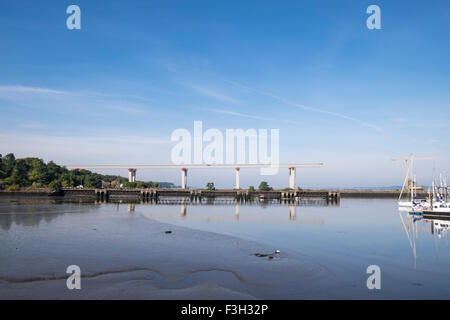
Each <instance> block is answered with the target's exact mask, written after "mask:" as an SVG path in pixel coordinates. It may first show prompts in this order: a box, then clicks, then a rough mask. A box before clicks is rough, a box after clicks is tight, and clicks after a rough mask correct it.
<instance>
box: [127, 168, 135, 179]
mask: <svg viewBox="0 0 450 320" xmlns="http://www.w3.org/2000/svg"><path fill="white" fill-rule="evenodd" d="M128 182H136V169H133V168H130V169H128Z"/></svg>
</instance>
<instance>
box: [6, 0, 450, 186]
mask: <svg viewBox="0 0 450 320" xmlns="http://www.w3.org/2000/svg"><path fill="white" fill-rule="evenodd" d="M70 4H77V5H78V6H80V8H81V20H82V22H81V23H82V29H81V30H72V31H71V30H68V29H67V28H66V19H67V17H68V14H66V8H67V6H69V5H70ZM370 4H376V5H378V6H379V7H380V8H381V25H382V29H381V30H369V29H367V27H366V19H367V17H368V16H369V15H368V14H367V13H366V8H367V7H368V6H369V5H370ZM448 30H450V4H449V2H448V1H426V2H425V1H355V0H353V1H320V0H319V1H277V2H275V1H60V0H59V1H21V0H15V1H5V0H1V1H0V39H1V42H0V115H1V116H0V153H2V154H5V153H8V152H14V153H15V154H16V155H17V156H38V157H41V158H44V159H45V160H47V161H48V160H54V161H56V162H58V163H61V164H73V163H78V164H86V163H89V164H91V163H102V164H103V163H108V164H128V163H134V164H160V163H170V150H171V148H172V147H173V145H174V144H173V143H172V142H170V135H171V133H172V131H173V130H175V129H177V128H186V129H189V130H191V131H192V130H193V121H194V120H202V121H203V126H204V128H205V129H208V128H217V129H219V130H223V131H224V130H225V129H226V128H243V129H248V128H266V129H271V128H278V129H280V161H281V162H319V161H322V162H324V163H325V167H324V168H321V169H305V170H298V172H297V184H298V185H301V186H312V187H320V186H343V187H349V186H389V185H399V184H401V183H402V178H403V167H402V165H401V164H400V163H395V162H392V161H391V158H393V157H400V156H407V155H409V154H412V153H413V154H415V155H417V156H432V157H435V161H424V162H422V163H419V162H417V166H416V169H417V177H418V180H419V182H422V183H424V184H429V182H430V179H431V175H432V172H433V171H435V172H440V171H449V169H450V161H449V160H450V149H449V141H448V139H447V137H448V134H449V131H450V130H449V129H450V123H449V119H450V108H449V101H450V100H449V97H450V76H449V75H450V43H449V40H448V39H449V36H448ZM286 171H287V170H286ZM117 173H121V174H122V175H126V172H120V171H119V172H117ZM257 174H258V172H257V171H251V170H249V171H248V172H242V178H241V185H242V186H243V187H245V186H248V185H249V184H254V185H256V184H258V182H259V181H260V180H263V179H264V180H268V181H269V183H270V184H272V185H274V186H278V187H281V186H284V185H286V184H287V172H284V171H282V172H280V174H279V175H277V176H273V177H259V176H258V175H257ZM179 175H180V173H179V172H163V171H161V172H160V171H158V172H138V179H151V180H169V181H173V182H176V183H179ZM233 177H234V175H233V174H232V173H231V172H226V171H221V172H217V173H212V172H209V171H207V172H198V173H195V172H192V173H190V175H189V184H190V185H193V186H203V185H204V184H206V182H208V181H215V182H216V185H218V186H222V187H229V186H232V185H233V179H234V178H233Z"/></svg>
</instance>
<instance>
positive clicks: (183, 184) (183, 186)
mask: <svg viewBox="0 0 450 320" xmlns="http://www.w3.org/2000/svg"><path fill="white" fill-rule="evenodd" d="M186 186H187V169H186V168H181V189H186Z"/></svg>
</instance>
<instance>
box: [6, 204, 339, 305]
mask: <svg viewBox="0 0 450 320" xmlns="http://www.w3.org/2000/svg"><path fill="white" fill-rule="evenodd" d="M69 211H70V210H69ZM79 215H83V216H82V219H80V216H79ZM15 227H16V226H15V225H14V226H12V228H15ZM16 229H17V230H9V232H15V238H16V239H15V240H14V243H3V245H4V246H3V248H2V249H1V251H0V261H1V263H0V298H1V299H274V298H275V299H292V298H297V299H299V298H317V297H323V290H321V289H320V288H321V284H323V283H326V284H328V285H329V284H330V282H336V281H337V279H336V277H335V276H333V274H332V273H330V272H329V271H328V270H327V269H326V268H325V267H323V266H321V265H319V264H317V263H314V262H313V261H310V260H308V259H307V258H306V257H305V258H299V257H293V256H290V255H289V252H284V251H282V252H281V254H279V255H276V254H274V251H275V250H276V249H278V248H272V247H268V246H264V245H261V244H258V243H256V242H252V241H248V240H243V239H240V238H236V237H231V236H226V235H220V234H216V233H211V232H205V231H198V230H193V229H189V228H185V227H179V226H174V225H171V224H166V223H161V222H158V221H156V220H152V219H150V218H148V217H145V216H144V215H143V214H141V213H139V212H134V213H132V214H130V215H129V216H125V217H124V216H123V215H120V214H119V215H114V214H104V213H100V214H83V213H69V214H64V215H63V216H60V217H56V218H55V220H54V221H52V222H51V224H40V226H39V228H34V229H28V228H25V229H23V228H16ZM169 230H170V231H172V232H171V233H166V231H169ZM24 232H27V233H28V234H27V235H26V237H25V236H23V235H22V234H21V233H24ZM0 238H1V237H0ZM6 240H7V241H12V240H13V239H11V238H7V239H6ZM257 253H260V254H262V255H261V256H258V255H255V254H257ZM265 254H268V256H266V255H265ZM72 264H75V265H78V266H79V267H80V268H81V274H82V280H81V286H82V289H81V290H68V289H67V287H66V279H67V277H68V276H69V275H68V274H66V273H65V271H66V268H67V266H69V265H72ZM328 297H329V295H328Z"/></svg>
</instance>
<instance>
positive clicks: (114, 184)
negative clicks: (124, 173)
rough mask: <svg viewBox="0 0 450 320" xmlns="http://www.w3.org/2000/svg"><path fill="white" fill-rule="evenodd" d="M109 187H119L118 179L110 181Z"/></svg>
mask: <svg viewBox="0 0 450 320" xmlns="http://www.w3.org/2000/svg"><path fill="white" fill-rule="evenodd" d="M111 187H113V188H120V179H119V178H117V180H114V181H112V182H111Z"/></svg>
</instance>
